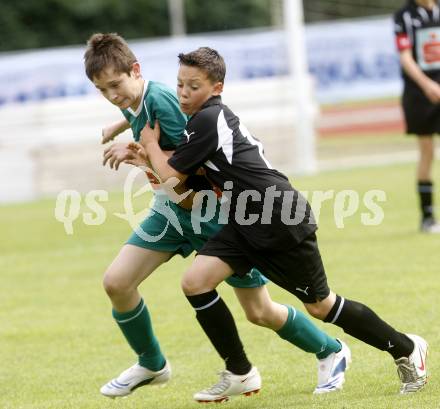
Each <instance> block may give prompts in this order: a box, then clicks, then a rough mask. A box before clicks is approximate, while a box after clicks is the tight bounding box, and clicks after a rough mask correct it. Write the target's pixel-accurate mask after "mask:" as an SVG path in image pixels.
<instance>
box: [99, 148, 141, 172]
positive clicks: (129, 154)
mask: <svg viewBox="0 0 440 409" xmlns="http://www.w3.org/2000/svg"><path fill="white" fill-rule="evenodd" d="M137 158H138V156H137V155H136V154H135V153H134V152H133V150H131V149H129V148H128V144H127V143H114V144H113V145H111V146H109V147H108V148H107V149H105V150H104V160H103V161H102V165H103V166H105V165H106V163H107V162H108V163H109V165H110V168H112V169H113V168H114V169H115V170H118V169H119V165H120V164H121V163H122V162H127V161H129V160H135V159H137ZM144 164H145V163H144Z"/></svg>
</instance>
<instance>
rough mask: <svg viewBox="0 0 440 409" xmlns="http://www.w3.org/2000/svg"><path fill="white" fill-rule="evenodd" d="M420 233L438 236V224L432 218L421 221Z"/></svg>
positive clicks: (439, 225) (439, 228) (439, 232)
mask: <svg viewBox="0 0 440 409" xmlns="http://www.w3.org/2000/svg"><path fill="white" fill-rule="evenodd" d="M420 231H421V232H422V233H428V234H440V224H439V223H437V222H436V221H435V219H434V218H433V217H429V218H427V219H425V220H422V223H421V225H420Z"/></svg>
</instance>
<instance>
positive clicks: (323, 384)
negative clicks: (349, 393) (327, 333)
mask: <svg viewBox="0 0 440 409" xmlns="http://www.w3.org/2000/svg"><path fill="white" fill-rule="evenodd" d="M338 342H339V343H340V344H341V346H342V348H341V350H340V351H339V352H333V353H331V354H330V355H329V356H328V357H327V358H324V359H320V360H319V361H318V386H317V387H316V388H315V390H314V391H313V393H314V394H321V393H328V392H334V391H337V390H339V389H342V385H343V383H344V382H345V371H346V370H347V369H348V366H349V364H350V362H351V352H350V349H349V348H348V346H347V345H346V344H345V343H344V342H342V341H341V340H340V339H338Z"/></svg>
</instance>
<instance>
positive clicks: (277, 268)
mask: <svg viewBox="0 0 440 409" xmlns="http://www.w3.org/2000/svg"><path fill="white" fill-rule="evenodd" d="M198 254H201V255H205V256H214V257H218V258H220V259H221V260H223V261H224V262H225V263H227V264H228V265H229V266H230V267H231V269H232V270H233V271H234V273H235V274H236V275H238V276H240V277H242V276H244V275H246V274H247V273H248V272H249V270H251V269H252V268H253V267H256V268H258V269H259V270H260V271H261V272H262V273H263V274H264V275H265V276H266V277H267V278H269V279H270V280H271V281H273V282H274V283H275V284H277V285H279V286H280V287H282V288H284V289H285V290H287V291H289V292H290V293H292V294H294V295H295V296H297V297H298V298H299V299H300V300H301V301H302V302H304V303H315V302H316V301H320V300H323V299H324V298H327V296H328V295H329V294H330V289H329V288H328V285H327V277H326V275H325V270H324V266H323V264H322V259H321V255H320V253H319V249H318V243H317V240H316V235H315V233H312V234H310V235H309V236H307V237H306V238H305V239H304V240H303V241H301V242H300V243H299V244H293V245H292V244H291V243H288V242H286V243H285V244H284V246H283V248H275V249H274V248H268V249H258V250H256V249H255V248H254V247H252V246H251V245H250V244H249V242H248V241H247V240H246V238H245V237H243V236H242V235H241V234H240V231H238V230H237V229H235V228H234V227H232V226H231V225H230V224H228V225H226V226H225V227H224V228H223V229H222V230H221V231H220V232H219V233H218V234H217V235H215V236H214V237H212V238H211V239H209V240H208V242H207V243H206V244H205V245H204V246H203V247H202V249H201V250H200V251H199V252H198Z"/></svg>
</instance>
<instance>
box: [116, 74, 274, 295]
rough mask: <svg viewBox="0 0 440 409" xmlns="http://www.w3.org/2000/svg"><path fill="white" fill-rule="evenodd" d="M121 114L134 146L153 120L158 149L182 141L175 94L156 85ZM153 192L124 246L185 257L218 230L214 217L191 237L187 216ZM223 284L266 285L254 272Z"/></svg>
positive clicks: (170, 147)
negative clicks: (146, 210) (157, 128)
mask: <svg viewBox="0 0 440 409" xmlns="http://www.w3.org/2000/svg"><path fill="white" fill-rule="evenodd" d="M122 114H123V115H124V117H125V118H126V119H127V121H128V122H129V123H130V127H131V129H132V131H133V138H134V140H135V141H136V142H138V141H139V139H140V133H141V131H142V129H143V128H144V127H145V125H146V124H147V122H149V123H150V124H151V126H154V122H155V121H156V120H158V121H159V124H160V139H159V145H160V147H161V148H162V149H164V150H174V149H175V148H176V147H177V145H178V144H179V143H180V142H181V140H182V138H183V131H184V129H185V126H186V121H187V117H186V115H185V114H183V113H182V111H181V110H180V107H179V102H178V100H177V96H176V94H175V92H174V91H173V90H171V89H170V88H169V87H167V86H166V85H164V84H161V83H159V82H155V81H148V82H147V81H146V82H145V85H144V91H143V95H142V103H141V104H140V105H139V107H138V108H137V109H136V111H133V110H132V109H131V108H128V109H124V110H122ZM153 187H154V186H153ZM154 191H155V200H154V204H153V206H152V209H151V210H150V213H149V215H148V216H147V218H146V219H145V220H144V221H143V222H142V223H141V224H140V225H139V227H138V228H137V229H136V231H134V232H133V234H132V235H131V237H130V238H129V239H128V241H127V244H132V245H135V246H138V247H143V248H147V249H151V250H156V251H165V252H170V253H175V254H181V255H182V256H183V257H187V256H188V255H189V254H191V253H192V252H193V251H197V250H199V249H200V248H201V247H202V246H203V245H204V244H205V242H206V241H207V240H208V239H209V238H210V237H212V236H213V235H215V234H216V233H217V232H218V231H219V230H220V229H221V228H222V226H221V225H219V224H218V214H217V215H216V216H215V217H214V218H213V219H212V220H211V221H209V222H203V223H200V228H201V231H200V233H195V232H194V229H193V225H192V221H191V212H190V211H188V210H185V209H183V208H181V207H180V206H178V205H176V204H175V203H174V202H172V201H171V200H169V199H168V196H167V195H166V194H165V193H164V192H163V191H162V190H161V189H154ZM203 213H204V212H203ZM226 281H227V282H228V283H229V284H230V285H232V286H233V287H240V288H253V287H260V286H262V285H264V284H266V283H267V282H268V280H267V279H266V278H265V277H264V276H263V275H262V274H261V273H260V272H259V271H258V270H256V269H253V270H252V271H251V272H250V273H249V275H248V276H246V277H245V278H239V277H230V278H228V279H227V280H226Z"/></svg>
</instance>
